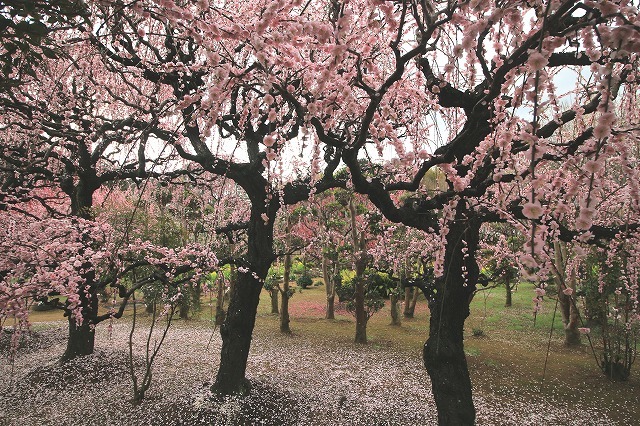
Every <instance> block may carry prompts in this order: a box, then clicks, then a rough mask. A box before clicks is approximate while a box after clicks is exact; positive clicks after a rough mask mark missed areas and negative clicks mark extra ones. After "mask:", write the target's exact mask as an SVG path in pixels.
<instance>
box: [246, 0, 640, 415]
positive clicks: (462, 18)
mask: <svg viewBox="0 0 640 426" xmlns="http://www.w3.org/2000/svg"><path fill="white" fill-rule="evenodd" d="M298 6H299V7H298ZM296 7H298V8H297V9H296ZM283 8H284V6H283V5H282V4H281V3H280V2H274V3H273V6H272V7H269V8H267V9H266V10H265V13H264V15H261V16H265V24H264V25H265V27H268V28H269V31H268V32H265V31H264V29H258V31H257V34H258V35H261V34H264V38H266V39H267V40H266V41H265V40H264V38H260V39H259V42H258V41H257V40H256V39H257V38H258V35H254V34H253V33H251V35H250V34H246V37H243V39H245V40H247V43H255V44H256V45H258V44H259V49H256V53H255V57H256V63H257V64H256V67H263V66H265V65H266V66H267V67H268V69H269V70H274V69H278V67H282V66H283V67H288V69H289V70H290V71H289V72H290V73H295V75H296V76H297V77H298V79H297V80H296V85H295V86H294V85H292V87H291V89H290V90H288V91H287V93H288V94H289V95H290V96H289V98H290V102H292V103H293V104H294V105H296V110H297V111H301V112H302V113H304V114H305V117H306V120H307V121H306V122H307V123H309V124H310V125H311V126H312V128H313V130H314V132H315V135H316V136H317V137H318V138H319V139H320V140H321V141H322V142H323V143H324V144H326V145H328V146H331V147H333V148H335V149H338V150H341V151H342V159H343V160H344V162H345V163H346V164H347V166H348V167H349V169H350V171H351V175H352V181H353V185H354V188H355V189H356V191H359V192H361V193H364V194H367V195H368V196H369V198H370V199H371V201H372V202H373V203H374V204H375V205H376V206H377V207H378V208H379V209H380V210H381V211H382V212H383V213H384V214H385V215H386V216H387V217H388V218H389V219H390V220H392V221H395V222H402V223H404V224H406V225H408V226H412V227H416V228H418V229H422V230H425V231H431V232H436V233H437V234H438V235H439V236H440V240H441V243H442V244H441V247H442V249H441V250H439V251H438V252H437V253H436V256H435V259H436V260H435V264H434V266H435V272H436V276H437V277H438V278H437V280H436V284H435V297H434V299H433V301H432V303H431V305H430V307H431V311H432V316H431V329H430V336H429V339H428V341H427V343H426V345H425V348H424V363H425V367H426V368H427V370H428V372H429V374H430V376H431V378H432V382H433V391H434V396H435V398H436V402H437V405H438V411H439V419H440V420H439V421H440V423H441V424H472V423H473V422H474V408H473V402H472V399H471V385H470V380H469V375H468V370H467V365H466V360H465V356H464V351H463V327H464V321H465V319H466V317H467V316H468V315H469V301H470V298H471V295H472V294H473V292H474V289H475V285H476V283H477V280H478V278H479V268H478V265H477V261H476V254H477V250H478V243H479V237H480V227H481V225H482V224H483V223H485V222H492V221H516V220H523V221H528V223H530V234H531V238H530V240H529V242H528V244H526V246H525V247H526V253H525V254H524V255H523V257H522V258H521V259H520V260H521V262H522V263H523V264H524V265H525V266H526V268H527V271H528V277H530V278H536V277H544V276H546V275H547V273H548V271H549V269H548V264H547V263H546V262H545V259H546V256H545V254H544V250H543V248H544V246H545V241H549V240H553V239H561V240H577V241H580V242H581V243H587V244H606V241H609V240H617V239H626V238H629V237H630V236H632V234H633V233H635V232H636V231H637V228H638V225H637V220H636V218H637V213H638V209H637V202H636V201H635V200H637V196H638V190H637V188H638V186H637V173H636V172H634V170H633V167H632V164H635V158H634V157H633V156H632V154H630V153H631V152H633V149H630V148H631V147H632V146H634V144H636V141H637V132H638V118H637V111H635V110H632V109H630V108H629V106H630V105H632V104H633V102H635V100H636V99H637V78H636V75H635V71H634V70H635V69H636V68H637V61H638V58H637V55H636V53H635V52H637V50H638V41H639V37H640V31H638V22H637V19H638V14H637V8H636V7H635V6H634V5H633V4H631V2H628V1H624V0H623V1H606V2H600V3H595V2H590V1H585V2H580V1H535V2H530V1H527V2H525V1H522V2H520V1H514V2H495V3H494V2H480V1H469V2H450V1H446V2H445V1H442V2H429V3H427V2H414V1H399V2H382V1H371V2H353V1H351V2H339V1H333V2H308V4H305V5H304V6H302V5H299V4H298V3H295V4H294V6H292V8H291V9H287V10H284V11H283ZM272 10H274V11H278V14H275V13H270V12H271V11H272ZM305 13H307V15H305ZM313 13H316V14H315V15H313ZM292 15H293V16H295V18H292V17H291V16H292ZM298 15H300V16H301V17H298ZM285 16H286V17H287V19H289V21H288V23H283V21H284V19H285V18H284V17H285ZM310 16H314V17H315V19H316V20H312V18H309V17H310ZM306 18H308V19H310V21H311V22H308V21H305V19H306ZM322 19H324V21H322ZM301 21H302V22H301ZM235 23H236V25H238V26H239V27H241V28H253V27H251V25H252V24H253V22H252V21H242V23H241V22H240V21H239V20H238V21H236V22H235ZM320 28H322V29H324V31H322V30H320ZM236 33H237V32H236ZM240 33H241V32H240ZM274 40H277V42H275V41H274ZM290 40H291V41H292V42H291V43H289V41H290ZM271 72H273V71H271ZM562 78H565V79H566V78H569V79H570V80H573V81H574V82H575V83H576V84H575V89H574V88H573V87H574V84H573V83H571V82H570V83H565V84H563V85H562V86H560V85H559V83H560V82H561V80H560V79H562ZM569 86H571V87H569ZM622 117H624V118H622ZM575 130H577V133H576V132H575ZM370 147H373V151H372V150H371V149H370ZM385 150H387V153H391V154H392V155H393V154H395V155H396V156H397V157H398V159H399V160H400V161H397V162H390V163H389V165H388V168H387V169H384V168H381V169H380V171H379V173H378V174H377V175H376V176H371V175H369V174H368V169H369V168H364V167H363V166H362V164H361V162H360V159H361V158H362V157H363V156H367V154H368V156H367V157H369V158H370V157H371V155H372V154H375V153H376V151H377V152H378V154H379V155H383V154H384V153H385ZM433 168H438V169H440V170H441V171H442V173H443V174H444V176H445V179H446V182H447V185H446V188H445V189H443V190H438V191H435V192H433V191H426V190H424V188H421V182H422V178H423V177H424V175H425V174H426V173H427V172H428V171H429V170H431V169H433ZM612 169H620V170H623V171H624V173H623V174H618V176H619V177H621V180H619V181H618V182H617V185H618V186H619V187H620V188H621V191H618V193H622V192H625V193H626V194H628V198H627V199H628V200H629V201H628V202H626V203H623V204H621V206H622V207H623V208H624V210H623V211H624V212H619V213H618V214H617V215H610V214H602V215H601V214H599V212H598V211H596V208H595V206H596V205H600V203H601V202H602V201H604V200H605V199H611V197H609V195H610V194H611V193H605V192H604V191H602V189H603V188H604V186H603V185H602V182H603V181H604V179H603V177H604V175H603V173H604V171H605V170H612ZM365 170H367V171H366V172H365ZM570 174H571V175H572V176H569V175H570ZM556 177H557V179H555V178H556ZM574 181H575V182H574ZM553 188H556V190H555V191H553V190H552V189H553ZM622 188H624V190H622ZM580 189H584V192H582V193H580V192H579V190H580ZM571 191H575V192H571ZM398 192H405V193H407V194H408V195H409V196H408V197H405V198H403V202H401V203H398V202H395V201H394V198H393V197H392V195H391V194H393V193H398ZM605 195H606V196H605ZM576 196H577V198H576ZM572 197H573V198H572ZM396 199H397V198H396ZM567 199H573V200H575V201H577V202H576V209H575V210H574V212H575V214H574V215H573V216H572V215H570V214H568V213H570V210H569V211H568V210H567V208H566V205H567V204H566V201H565V200H567ZM545 265H546V266H545Z"/></svg>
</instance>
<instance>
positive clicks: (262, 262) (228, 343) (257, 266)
mask: <svg viewBox="0 0 640 426" xmlns="http://www.w3.org/2000/svg"><path fill="white" fill-rule="evenodd" d="M263 198H264V197H263ZM256 204H257V203H256ZM254 206H255V204H254ZM258 206H259V207H253V208H252V209H251V218H250V221H249V228H248V230H247V238H248V241H247V255H246V261H247V262H248V263H249V265H250V270H249V271H248V272H245V273H241V272H240V271H238V273H237V279H236V282H235V285H234V288H233V293H232V294H231V300H230V302H229V307H228V309H227V316H226V318H225V320H224V323H223V324H222V326H221V327H220V335H221V337H222V348H221V350H220V366H219V367H218V373H217V375H216V380H215V383H214V384H213V386H212V390H213V391H214V392H216V393H218V394H221V395H246V394H247V393H248V392H249V382H248V380H247V379H246V378H245V372H246V368H247V359H248V358H249V349H250V347H251V338H252V334H253V328H254V326H255V322H256V313H257V311H258V302H259V301H260V292H261V290H262V282H264V279H265V278H266V276H267V272H268V270H269V267H270V266H271V263H272V262H273V260H274V259H275V256H274V254H273V219H271V220H270V221H269V222H268V223H265V221H264V220H263V219H262V217H261V214H262V213H263V211H262V210H261V208H264V207H263V205H260V204H258Z"/></svg>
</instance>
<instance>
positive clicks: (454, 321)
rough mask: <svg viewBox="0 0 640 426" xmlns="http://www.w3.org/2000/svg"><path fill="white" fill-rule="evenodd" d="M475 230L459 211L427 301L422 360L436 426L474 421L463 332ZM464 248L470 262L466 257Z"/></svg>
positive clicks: (473, 271)
mask: <svg viewBox="0 0 640 426" xmlns="http://www.w3.org/2000/svg"><path fill="white" fill-rule="evenodd" d="M461 203H463V202H461ZM479 229H480V226H479V224H478V223H475V222H474V221H473V220H469V219H467V218H465V211H464V207H463V206H459V207H458V210H457V216H456V220H455V221H454V222H452V223H451V225H450V227H449V233H448V234H447V237H446V238H447V245H446V252H445V258H444V275H443V276H442V277H440V278H437V279H436V283H435V286H436V293H435V298H434V299H432V301H431V302H430V310H431V321H430V328H429V331H430V333H429V339H428V340H427V342H426V343H425V345H424V350H423V360H424V366H425V368H426V369H427V372H428V373H429V376H430V377H431V383H432V391H433V395H434V397H435V400H436V406H437V408H438V424H439V425H473V424H474V422H475V408H474V405H473V400H472V398H471V379H470V377H469V370H468V367H467V360H466V357H465V354H464V340H463V329H464V322H465V320H466V318H467V317H468V316H469V313H470V311H469V302H470V299H471V295H472V294H473V289H474V288H475V284H476V282H477V279H478V273H479V269H478V265H477V263H476V261H475V251H476V249H477V244H478V238H479ZM465 247H466V248H467V249H468V252H467V253H468V254H469V256H468V257H465V256H464V254H465V253H464V251H463V249H464V248H465Z"/></svg>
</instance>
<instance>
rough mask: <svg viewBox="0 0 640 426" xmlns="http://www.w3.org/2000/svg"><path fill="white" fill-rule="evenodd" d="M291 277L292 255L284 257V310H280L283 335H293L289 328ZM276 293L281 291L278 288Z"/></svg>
mask: <svg viewBox="0 0 640 426" xmlns="http://www.w3.org/2000/svg"><path fill="white" fill-rule="evenodd" d="M290 276H291V255H290V254H287V255H285V257H284V276H283V278H282V291H281V293H282V309H281V310H280V331H281V332H283V333H291V327H290V326H289V322H290V320H289V277H290ZM276 291H280V288H279V287H276Z"/></svg>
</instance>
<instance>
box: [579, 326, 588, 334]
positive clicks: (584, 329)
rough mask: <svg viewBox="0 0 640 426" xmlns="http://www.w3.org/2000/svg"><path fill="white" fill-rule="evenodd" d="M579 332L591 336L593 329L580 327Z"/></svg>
mask: <svg viewBox="0 0 640 426" xmlns="http://www.w3.org/2000/svg"><path fill="white" fill-rule="evenodd" d="M578 331H579V332H580V333H581V334H589V333H591V329H590V328H588V327H579V328H578Z"/></svg>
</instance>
